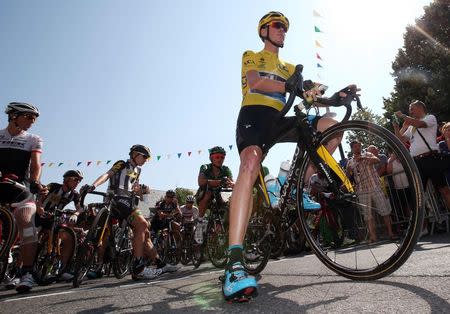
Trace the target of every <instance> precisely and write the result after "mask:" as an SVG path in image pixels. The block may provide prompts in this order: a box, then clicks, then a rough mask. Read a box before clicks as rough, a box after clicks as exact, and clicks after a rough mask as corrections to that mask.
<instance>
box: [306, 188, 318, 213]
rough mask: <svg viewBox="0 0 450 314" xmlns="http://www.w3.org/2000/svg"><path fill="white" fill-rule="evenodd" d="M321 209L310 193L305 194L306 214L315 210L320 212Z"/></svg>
mask: <svg viewBox="0 0 450 314" xmlns="http://www.w3.org/2000/svg"><path fill="white" fill-rule="evenodd" d="M319 209H320V204H319V203H317V202H315V201H313V200H312V199H311V198H310V197H309V195H308V193H306V192H303V210H304V211H305V212H310V211H314V210H319Z"/></svg>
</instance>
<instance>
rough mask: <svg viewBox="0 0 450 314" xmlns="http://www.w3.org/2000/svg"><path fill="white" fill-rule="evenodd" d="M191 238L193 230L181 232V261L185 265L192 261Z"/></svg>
mask: <svg viewBox="0 0 450 314" xmlns="http://www.w3.org/2000/svg"><path fill="white" fill-rule="evenodd" d="M191 238H192V236H191V232H186V230H184V231H183V232H181V239H182V240H181V247H180V262H181V264H182V265H184V266H187V265H189V264H190V263H191V262H192V254H193V252H192V251H191V246H190V244H191V241H192V240H191Z"/></svg>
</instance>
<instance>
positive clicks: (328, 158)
mask: <svg viewBox="0 0 450 314" xmlns="http://www.w3.org/2000/svg"><path fill="white" fill-rule="evenodd" d="M317 154H318V155H319V157H320V158H321V159H322V160H323V161H324V162H325V164H326V165H328V166H329V167H330V168H331V170H332V171H333V172H334V173H335V174H336V175H337V176H338V177H339V178H340V179H341V180H342V183H343V184H344V186H345V187H346V188H347V191H348V192H351V193H353V192H355V190H354V189H353V185H352V183H351V182H350V179H349V178H348V177H347V175H346V174H345V172H344V170H342V168H341V166H340V165H339V164H338V163H337V161H336V159H334V157H333V156H332V155H331V154H330V152H329V151H328V149H326V148H325V146H323V145H320V146H319V148H318V149H317ZM325 174H326V172H325Z"/></svg>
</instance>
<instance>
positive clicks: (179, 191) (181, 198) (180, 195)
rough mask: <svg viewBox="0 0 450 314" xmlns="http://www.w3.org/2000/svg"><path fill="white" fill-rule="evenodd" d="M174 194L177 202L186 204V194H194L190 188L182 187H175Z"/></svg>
mask: <svg viewBox="0 0 450 314" xmlns="http://www.w3.org/2000/svg"><path fill="white" fill-rule="evenodd" d="M175 194H176V197H177V200H178V204H180V205H181V204H186V197H187V196H188V195H194V193H192V191H191V190H189V189H184V188H176V189H175Z"/></svg>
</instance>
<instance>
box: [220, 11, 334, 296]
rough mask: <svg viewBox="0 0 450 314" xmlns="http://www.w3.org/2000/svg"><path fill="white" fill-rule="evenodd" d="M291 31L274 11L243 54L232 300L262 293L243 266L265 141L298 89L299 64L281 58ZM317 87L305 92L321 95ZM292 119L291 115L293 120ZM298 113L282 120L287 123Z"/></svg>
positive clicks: (323, 122)
mask: <svg viewBox="0 0 450 314" xmlns="http://www.w3.org/2000/svg"><path fill="white" fill-rule="evenodd" d="M288 29H289V20H288V19H287V18H286V17H285V16H284V15H283V14H282V13H280V12H274V11H272V12H269V13H267V14H266V15H264V16H263V17H262V18H261V20H260V21H259V24H258V35H259V36H260V38H261V40H262V41H263V42H264V49H263V50H262V51H260V52H257V53H255V52H252V51H246V52H245V53H244V55H243V58H242V94H243V100H242V107H241V110H240V112H239V117H238V120H237V127H236V142H237V147H238V150H239V154H240V159H241V165H240V168H239V174H238V177H237V180H236V183H235V186H234V190H233V196H232V200H231V204H230V205H231V207H230V226H229V245H230V247H229V248H228V256H229V262H228V264H227V266H226V269H225V279H224V282H223V287H222V292H223V295H224V298H225V299H226V300H228V301H238V302H242V301H247V300H248V299H250V298H252V297H255V296H256V295H257V289H258V287H257V283H256V280H255V278H254V277H252V276H249V275H248V274H247V272H246V271H245V270H244V268H243V267H242V261H243V257H242V243H243V239H244V235H245V230H246V228H247V225H248V220H249V215H250V210H251V207H252V205H251V204H252V188H253V183H254V182H255V180H256V178H257V176H258V173H259V168H260V162H261V160H262V157H263V154H264V153H266V152H267V149H268V148H267V146H266V142H267V141H268V140H270V134H271V131H272V129H273V128H274V127H275V125H274V124H275V121H276V118H278V113H279V111H281V109H282V108H283V106H284V105H285V103H286V99H285V97H286V96H285V95H286V92H291V91H294V90H295V86H293V85H294V84H293V83H292V82H293V80H289V78H290V77H291V76H292V74H293V73H294V66H293V65H292V64H290V63H287V62H283V61H281V60H280V59H279V58H278V51H279V49H280V48H282V47H283V45H284V39H285V36H286V33H287V31H288ZM316 93H317V94H318V93H319V91H318V90H315V89H312V90H309V91H307V92H306V93H305V94H304V95H303V96H304V97H312V98H313V100H315V99H316V98H315V97H316ZM290 118H291V119H290ZM294 119H295V117H286V118H283V125H284V124H290V123H293V122H294V121H295V120H294ZM335 123H336V121H335V120H333V119H331V118H326V117H323V118H320V120H319V118H317V119H316V121H314V125H315V126H316V127H317V129H318V130H325V129H327V128H328V127H330V126H331V125H333V124H335Z"/></svg>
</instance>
